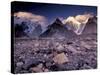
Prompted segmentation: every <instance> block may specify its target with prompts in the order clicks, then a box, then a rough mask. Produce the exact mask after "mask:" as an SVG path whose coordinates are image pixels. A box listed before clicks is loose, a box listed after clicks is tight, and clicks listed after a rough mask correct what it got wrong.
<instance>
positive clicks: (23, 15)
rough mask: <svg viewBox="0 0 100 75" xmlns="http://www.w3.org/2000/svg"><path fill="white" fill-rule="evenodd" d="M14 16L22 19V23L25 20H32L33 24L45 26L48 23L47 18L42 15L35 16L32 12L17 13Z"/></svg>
mask: <svg viewBox="0 0 100 75" xmlns="http://www.w3.org/2000/svg"><path fill="white" fill-rule="evenodd" d="M14 16H16V17H18V18H20V21H21V19H22V21H23V20H26V19H27V20H30V21H31V22H33V23H39V24H41V25H45V24H46V23H47V19H46V17H44V16H42V15H37V14H33V13H30V12H17V13H14Z"/></svg>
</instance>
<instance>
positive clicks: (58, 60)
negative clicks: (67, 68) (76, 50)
mask: <svg viewBox="0 0 100 75" xmlns="http://www.w3.org/2000/svg"><path fill="white" fill-rule="evenodd" d="M53 61H54V62H55V63H57V64H63V63H65V62H69V60H68V57H67V56H66V55H65V54H64V53H60V54H57V55H56V56H55V57H54V58H53Z"/></svg>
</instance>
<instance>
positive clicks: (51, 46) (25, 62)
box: [14, 35, 97, 73]
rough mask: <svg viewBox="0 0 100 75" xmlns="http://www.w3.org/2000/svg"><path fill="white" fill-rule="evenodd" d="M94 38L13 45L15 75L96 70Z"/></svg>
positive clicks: (23, 41)
mask: <svg viewBox="0 0 100 75" xmlns="http://www.w3.org/2000/svg"><path fill="white" fill-rule="evenodd" d="M95 36H96V35H89V37H86V36H81V37H77V38H76V39H75V38H74V39H68V40H67V39H54V38H50V39H49V38H45V39H44V38H40V39H27V38H26V39H25V38H16V39H15V40H14V41H15V42H14V48H15V49H14V66H15V67H14V69H15V73H31V72H35V73H36V72H50V71H67V70H81V69H95V68H97V39H96V37H95Z"/></svg>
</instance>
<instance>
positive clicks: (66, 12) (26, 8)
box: [11, 2, 97, 22]
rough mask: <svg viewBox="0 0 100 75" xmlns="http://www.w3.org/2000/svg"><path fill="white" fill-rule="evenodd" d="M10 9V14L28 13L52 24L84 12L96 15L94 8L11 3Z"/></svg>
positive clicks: (95, 8)
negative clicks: (41, 17)
mask: <svg viewBox="0 0 100 75" xmlns="http://www.w3.org/2000/svg"><path fill="white" fill-rule="evenodd" d="M11 8H12V9H11V13H16V12H29V13H32V14H35V15H41V16H44V17H45V18H46V19H47V20H48V22H52V21H54V20H55V19H56V18H67V17H69V16H75V15H79V14H84V13H86V12H88V13H93V14H94V15H97V7H96V6H80V5H67V4H47V3H31V2H12V4H11Z"/></svg>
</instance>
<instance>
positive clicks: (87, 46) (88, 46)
mask: <svg viewBox="0 0 100 75" xmlns="http://www.w3.org/2000/svg"><path fill="white" fill-rule="evenodd" d="M81 46H83V47H85V48H86V49H91V46H90V45H88V44H87V43H85V42H84V41H81Z"/></svg>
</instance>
